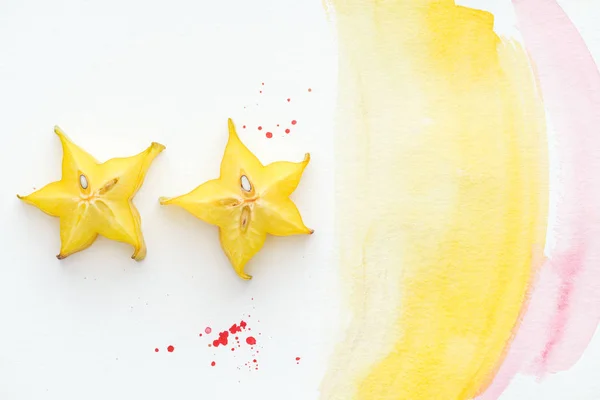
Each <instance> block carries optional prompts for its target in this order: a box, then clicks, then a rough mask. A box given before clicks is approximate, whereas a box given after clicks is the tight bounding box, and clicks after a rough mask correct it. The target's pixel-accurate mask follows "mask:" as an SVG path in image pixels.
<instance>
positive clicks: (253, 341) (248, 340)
mask: <svg viewBox="0 0 600 400" xmlns="http://www.w3.org/2000/svg"><path fill="white" fill-rule="evenodd" d="M246 343H248V344H249V345H251V346H252V345H255V344H256V339H254V338H253V337H252V336H248V337H247V338H246Z"/></svg>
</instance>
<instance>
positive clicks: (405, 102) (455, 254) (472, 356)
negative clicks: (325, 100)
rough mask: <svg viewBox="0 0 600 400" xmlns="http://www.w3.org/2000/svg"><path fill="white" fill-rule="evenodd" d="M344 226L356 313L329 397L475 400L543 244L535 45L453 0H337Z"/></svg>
mask: <svg viewBox="0 0 600 400" xmlns="http://www.w3.org/2000/svg"><path fill="white" fill-rule="evenodd" d="M332 6H333V9H334V10H335V21H336V24H337V29H338V36H339V44H340V62H339V88H340V95H339V108H338V109H339V112H338V133H337V137H336V150H337V156H336V163H337V165H336V171H337V177H336V178H337V185H338V187H337V188H336V193H337V196H338V198H337V201H336V204H337V205H338V207H337V221H338V225H337V229H338V232H339V236H340V239H339V240H340V242H339V248H340V263H341V269H342V270H341V271H342V274H343V276H344V277H345V278H346V279H345V282H346V286H345V287H346V290H347V291H346V295H347V297H348V298H349V299H350V302H351V309H352V313H353V315H352V317H353V318H352V322H351V323H350V324H349V326H348V327H347V330H346V338H345V340H344V341H343V342H342V343H341V344H340V345H339V346H338V347H337V349H336V351H335V354H334V356H333V358H332V360H331V362H330V364H329V366H328V372H327V374H326V376H325V378H324V381H323V383H322V386H321V394H322V398H323V399H330V400H331V399H335V400H348V399H369V400H370V399H376V400H387V399H406V400H421V399H422V400H453V399H471V398H473V397H474V396H475V395H476V394H477V393H479V392H480V391H481V390H483V389H484V388H485V387H486V385H487V384H488V383H489V381H490V379H491V377H492V376H493V374H494V372H495V371H496V369H497V368H498V366H499V363H500V362H501V361H502V357H503V354H504V352H505V350H506V345H507V343H509V341H510V338H511V335H512V333H513V331H514V329H515V328H516V326H517V321H518V319H519V315H520V313H521V312H522V308H523V305H524V304H525V301H526V296H527V292H528V290H529V287H530V283H531V277H532V272H533V270H534V268H535V265H536V264H537V263H539V260H540V259H541V258H542V257H543V246H544V237H545V231H546V226H545V219H546V214H547V204H546V203H547V169H548V167H547V159H546V157H547V150H546V149H547V148H546V142H545V140H546V138H545V124H544V114H543V108H542V103H541V100H540V97H539V95H538V93H537V92H536V87H535V81H534V78H533V74H532V72H531V68H530V66H529V63H528V60H527V58H526V55H525V52H524V50H523V49H522V48H521V47H520V46H519V45H518V44H517V43H516V42H513V41H509V40H506V39H500V38H499V37H498V36H497V35H496V34H495V33H494V32H493V16H492V15H491V14H489V13H486V12H483V11H477V10H473V9H468V8H464V7H459V6H456V5H455V4H454V2H453V1H443V0H437V1H434V0H430V1H426V0H414V1H409V0H396V1H364V0H333V1H332Z"/></svg>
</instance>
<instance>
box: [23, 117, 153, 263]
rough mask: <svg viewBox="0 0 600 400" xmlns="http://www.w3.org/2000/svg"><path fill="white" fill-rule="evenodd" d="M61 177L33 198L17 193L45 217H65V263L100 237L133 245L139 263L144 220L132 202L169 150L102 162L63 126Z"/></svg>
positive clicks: (62, 239)
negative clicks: (156, 162) (155, 163)
mask: <svg viewBox="0 0 600 400" xmlns="http://www.w3.org/2000/svg"><path fill="white" fill-rule="evenodd" d="M54 132H55V133H56V134H57V135H58V137H59V138H60V141H61V144H62V149H63V159H62V178H61V180H60V181H56V182H52V183H50V184H48V185H46V186H44V187H43V188H41V189H39V190H38V191H36V192H33V193H32V194H30V195H28V196H20V195H17V197H18V198H20V199H21V200H23V201H24V202H26V203H29V204H31V205H33V206H35V207H37V208H39V209H40V210H42V211H43V212H45V213H46V214H49V215H51V216H54V217H59V218H60V242H61V245H60V253H59V254H58V255H57V256H56V257H57V258H58V259H59V260H62V259H64V258H66V257H68V256H70V255H71V254H74V253H76V252H79V251H81V250H84V249H86V248H88V247H89V246H91V245H92V243H93V242H94V240H96V237H97V236H98V235H102V236H104V237H106V238H108V239H111V240H116V241H119V242H124V243H127V244H130V245H131V246H133V248H134V253H133V255H132V256H131V258H133V259H134V260H136V261H140V260H143V259H144V257H145V256H146V245H145V243H144V237H143V236H142V230H141V218H140V214H139V212H138V210H137V209H136V207H135V205H134V204H133V202H132V199H133V197H134V195H135V193H136V192H137V191H138V189H139V188H140V187H141V186H142V183H143V182H144V178H145V176H146V172H147V171H148V169H149V168H150V164H151V163H152V161H153V160H154V158H155V157H156V156H157V155H158V154H159V153H160V152H161V151H163V150H164V149H165V146H163V145H162V144H159V143H152V144H151V145H150V147H148V148H147V149H146V150H144V151H143V152H141V153H139V154H137V155H135V156H131V157H124V158H113V159H110V160H108V161H106V162H104V163H99V162H98V161H97V160H96V159H95V158H94V157H92V156H91V155H90V154H89V153H87V152H86V151H85V150H83V149H82V148H80V147H79V146H77V145H76V144H74V143H73V142H72V141H71V140H70V139H69V138H68V137H67V136H66V135H65V134H64V133H63V132H62V131H61V130H60V128H59V127H54Z"/></svg>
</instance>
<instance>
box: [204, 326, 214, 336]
mask: <svg viewBox="0 0 600 400" xmlns="http://www.w3.org/2000/svg"><path fill="white" fill-rule="evenodd" d="M204 332H206V334H207V335H210V333H211V332H212V329H210V327H209V326H207V327H206V329H205V330H204Z"/></svg>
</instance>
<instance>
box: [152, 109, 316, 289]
mask: <svg viewBox="0 0 600 400" xmlns="http://www.w3.org/2000/svg"><path fill="white" fill-rule="evenodd" d="M228 125H229V140H228V142H227V146H226V148H225V154H224V155H223V160H222V161H221V174H220V177H219V178H218V179H213V180H210V181H208V182H205V183H203V184H202V185H200V186H198V187H197V188H195V189H194V190H192V191H191V192H189V193H187V194H184V195H181V196H179V197H174V198H165V197H161V198H160V203H161V204H163V205H165V204H174V205H177V206H180V207H182V208H183V209H185V210H187V211H188V212H190V213H191V214H193V215H194V216H196V217H197V218H200V219H201V220H203V221H205V222H208V223H209V224H213V225H216V226H217V227H219V239H220V241H221V247H222V248H223V250H224V251H225V254H226V255H227V257H228V258H229V261H230V262H231V264H232V266H233V269H234V270H235V272H236V273H237V274H238V275H239V276H240V277H241V278H242V279H251V278H252V276H250V275H248V274H246V273H245V272H244V268H245V266H246V263H247V262H248V261H249V260H250V259H251V258H252V257H253V256H254V255H255V254H256V253H257V252H258V251H259V250H260V249H261V248H262V247H263V244H264V243H265V238H266V236H267V233H268V234H271V235H276V236H289V235H296V234H311V233H313V230H312V229H309V228H307V227H306V226H305V225H304V222H303V221H302V217H301V216H300V212H299V211H298V209H297V208H296V205H295V204H294V203H293V202H292V200H290V199H289V196H290V195H291V194H292V192H293V191H294V190H295V189H296V187H297V186H298V183H299V182H300V178H301V177H302V173H303V171H304V168H305V167H306V165H307V164H308V162H309V160H310V155H309V154H306V156H305V157H304V161H302V162H299V163H293V162H285V161H281V162H274V163H271V164H268V165H266V166H265V165H263V164H261V162H260V161H259V160H258V158H256V156H255V155H254V154H252V153H251V152H250V150H248V148H247V147H246V146H244V144H243V143H242V142H241V141H240V138H239V137H238V135H237V133H236V131H235V126H234V125H233V121H232V120H231V119H229V121H228Z"/></svg>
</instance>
